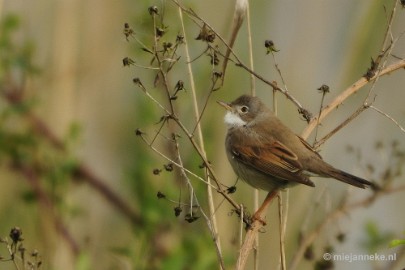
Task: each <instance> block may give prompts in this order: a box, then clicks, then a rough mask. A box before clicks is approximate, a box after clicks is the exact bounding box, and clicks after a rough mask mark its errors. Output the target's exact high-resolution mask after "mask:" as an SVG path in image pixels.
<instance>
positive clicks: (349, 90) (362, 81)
mask: <svg viewBox="0 0 405 270" xmlns="http://www.w3.org/2000/svg"><path fill="white" fill-rule="evenodd" d="M404 67H405V59H404V60H400V61H397V62H395V63H393V64H391V65H389V66H387V67H386V68H384V69H383V70H381V72H380V73H378V75H375V76H373V77H371V78H370V79H369V80H367V79H366V78H364V77H361V78H360V79H359V80H357V81H356V82H355V83H353V84H352V85H351V86H350V87H348V88H347V89H346V90H344V91H343V92H342V93H341V94H340V95H339V96H337V97H336V98H335V99H334V100H333V101H332V102H330V103H329V104H328V105H327V106H325V108H324V109H323V110H322V113H321V114H320V116H317V117H314V118H313V119H311V121H310V122H309V124H308V126H307V127H306V128H305V129H304V131H303V132H302V133H301V137H302V138H304V139H306V138H308V136H309V134H310V133H311V132H312V130H313V129H314V128H315V126H316V124H317V123H318V118H319V123H322V120H323V119H324V118H325V117H326V116H327V115H328V114H329V113H330V112H332V111H333V110H334V109H335V108H336V107H338V106H339V105H340V104H342V103H343V102H344V101H345V100H346V99H347V98H348V97H350V96H351V95H353V94H354V93H356V92H357V91H359V90H360V89H361V88H362V87H364V86H365V85H366V84H368V83H369V82H372V81H374V80H375V79H377V78H378V77H381V76H384V75H387V74H389V73H391V72H393V71H395V70H398V69H401V68H404Z"/></svg>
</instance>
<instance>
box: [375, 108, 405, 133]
mask: <svg viewBox="0 0 405 270" xmlns="http://www.w3.org/2000/svg"><path fill="white" fill-rule="evenodd" d="M369 108H370V109H373V110H375V111H376V112H378V113H379V114H381V115H383V116H385V117H386V118H388V119H389V120H391V121H392V122H394V124H395V125H396V126H397V127H399V129H400V130H401V131H402V132H404V133H405V128H404V127H403V126H402V125H401V124H400V123H398V121H397V120H395V119H394V118H393V117H392V116H390V115H389V114H387V113H385V112H383V111H381V110H380V109H378V108H377V107H375V106H373V105H370V106H369Z"/></svg>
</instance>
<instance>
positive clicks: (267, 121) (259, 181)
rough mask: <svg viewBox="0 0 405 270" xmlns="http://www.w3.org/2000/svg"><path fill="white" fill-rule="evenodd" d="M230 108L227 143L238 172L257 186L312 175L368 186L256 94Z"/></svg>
mask: <svg viewBox="0 0 405 270" xmlns="http://www.w3.org/2000/svg"><path fill="white" fill-rule="evenodd" d="M218 103H219V104H220V105H222V106H224V107H225V108H226V109H227V111H228V112H227V114H226V115H225V123H226V124H227V126H228V134H227V135H226V141H225V147H226V153H227V156H228V159H229V162H230V163H231V165H232V168H233V170H234V171H235V173H236V174H237V175H238V176H239V177H240V178H242V179H243V180H244V181H246V182H247V183H248V184H250V185H251V186H253V187H255V188H259V189H263V190H267V191H269V192H273V191H275V190H279V189H283V188H286V187H290V186H293V185H295V184H298V183H300V184H304V185H307V186H311V187H313V186H315V185H314V183H313V182H312V181H311V180H310V179H309V177H310V176H321V177H331V178H335V179H337V180H339V181H342V182H344V183H347V184H350V185H353V186H356V187H359V188H365V187H366V186H370V185H372V183H371V182H369V181H367V180H365V179H362V178H360V177H357V176H354V175H351V174H349V173H346V172H344V171H341V170H339V169H336V168H334V167H333V166H331V165H329V164H328V163H326V162H325V161H323V160H322V157H321V156H320V155H319V154H318V153H317V152H316V151H315V150H314V149H312V147H311V146H310V145H309V144H308V143H307V142H306V141H305V140H304V139H302V138H301V137H299V136H298V135H296V134H295V133H294V132H293V131H292V130H290V129H289V128H288V127H287V126H285V125H284V124H283V123H282V122H281V121H280V120H279V119H278V118H277V117H276V116H275V115H274V113H273V112H272V111H271V110H270V109H269V108H267V107H266V105H265V104H263V102H261V101H260V99H259V98H257V97H252V96H248V95H243V96H240V97H239V98H237V99H236V100H235V101H233V102H232V103H229V104H228V103H225V102H221V101H220V102H218Z"/></svg>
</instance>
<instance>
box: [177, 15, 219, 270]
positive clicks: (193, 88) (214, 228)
mask: <svg viewBox="0 0 405 270" xmlns="http://www.w3.org/2000/svg"><path fill="white" fill-rule="evenodd" d="M178 11H179V17H180V22H181V26H182V30H183V36H184V40H185V41H186V42H185V53H186V61H187V62H188V63H187V64H186V65H187V69H188V75H189V78H190V84H191V94H192V99H193V108H194V118H195V120H196V122H197V125H196V131H197V136H198V143H199V147H200V150H201V154H202V157H203V158H204V159H207V154H206V152H205V146H204V137H203V133H202V129H201V124H200V119H201V117H202V115H200V112H199V109H198V102H197V94H196V86H195V82H194V75H193V69H192V66H191V63H190V59H191V57H190V53H189V49H188V43H187V37H186V29H185V26H184V20H183V11H182V9H181V8H180V7H179V8H178ZM205 177H206V179H207V182H208V183H209V184H211V179H210V176H209V174H207V173H205ZM207 196H208V206H209V210H210V216H211V219H212V234H213V235H214V236H215V237H214V241H215V245H216V248H217V251H218V256H219V260H220V262H221V267H222V269H224V265H223V259H222V252H221V240H220V238H219V235H218V224H217V219H216V215H215V205H214V197H213V194H212V188H211V186H210V185H208V186H207Z"/></svg>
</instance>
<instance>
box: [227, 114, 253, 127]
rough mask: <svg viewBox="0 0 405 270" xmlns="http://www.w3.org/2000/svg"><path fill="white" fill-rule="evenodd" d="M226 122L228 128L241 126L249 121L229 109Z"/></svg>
mask: <svg viewBox="0 0 405 270" xmlns="http://www.w3.org/2000/svg"><path fill="white" fill-rule="evenodd" d="M224 121H225V124H226V125H227V126H228V128H230V127H241V126H244V125H246V124H247V123H246V122H245V121H243V120H242V119H241V118H240V117H239V115H237V114H236V113H233V112H230V111H228V112H227V113H226V114H225V118H224Z"/></svg>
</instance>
